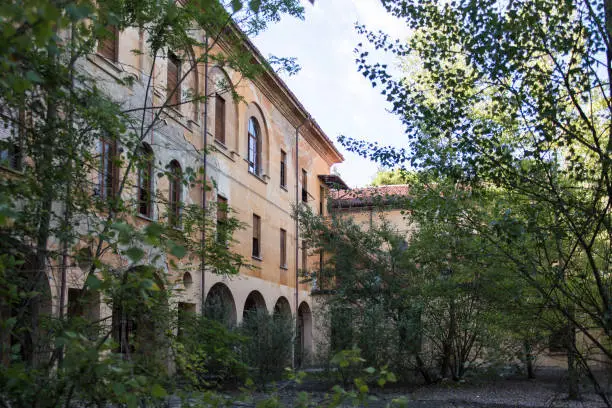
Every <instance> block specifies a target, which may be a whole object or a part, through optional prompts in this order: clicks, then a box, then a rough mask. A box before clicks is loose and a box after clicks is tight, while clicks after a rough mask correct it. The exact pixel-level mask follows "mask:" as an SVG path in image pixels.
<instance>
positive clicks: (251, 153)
mask: <svg viewBox="0 0 612 408" xmlns="http://www.w3.org/2000/svg"><path fill="white" fill-rule="evenodd" d="M251 124H252V125H253V126H251ZM247 137H248V142H247V162H248V164H249V173H251V174H254V175H256V176H261V126H259V122H258V121H257V119H256V118H255V117H254V116H251V117H250V118H249V122H248V125H247Z"/></svg>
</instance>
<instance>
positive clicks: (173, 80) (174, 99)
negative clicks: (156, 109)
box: [167, 52, 181, 108]
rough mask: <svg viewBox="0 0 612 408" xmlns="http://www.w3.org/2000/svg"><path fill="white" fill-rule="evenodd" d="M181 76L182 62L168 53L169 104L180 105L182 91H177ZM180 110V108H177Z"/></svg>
mask: <svg viewBox="0 0 612 408" xmlns="http://www.w3.org/2000/svg"><path fill="white" fill-rule="evenodd" d="M180 75H181V61H180V60H179V59H178V57H177V56H176V55H174V54H173V53H171V52H169V53H168V78H167V89H168V90H167V92H168V104H170V105H178V104H179V103H180V100H181V99H180V96H181V90H180V89H177V87H178V85H179V81H180ZM177 108H178V106H177Z"/></svg>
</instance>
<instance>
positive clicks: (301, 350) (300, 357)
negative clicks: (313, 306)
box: [296, 302, 312, 367]
mask: <svg viewBox="0 0 612 408" xmlns="http://www.w3.org/2000/svg"><path fill="white" fill-rule="evenodd" d="M297 321H298V328H297V329H298V333H297V334H298V336H297V347H296V364H297V366H298V367H300V366H302V365H303V364H304V362H305V361H307V360H308V356H309V354H310V353H312V313H311V312H310V306H308V303H306V302H302V303H300V307H299V308H298V319H297Z"/></svg>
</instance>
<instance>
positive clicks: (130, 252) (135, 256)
mask: <svg viewBox="0 0 612 408" xmlns="http://www.w3.org/2000/svg"><path fill="white" fill-rule="evenodd" d="M124 254H125V255H126V256H127V257H128V258H130V260H131V261H132V262H134V263H136V262H140V260H141V259H142V258H143V257H144V251H143V250H142V249H141V248H138V247H131V248H128V249H127V250H126V251H125V252H124Z"/></svg>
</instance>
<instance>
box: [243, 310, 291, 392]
mask: <svg viewBox="0 0 612 408" xmlns="http://www.w3.org/2000/svg"><path fill="white" fill-rule="evenodd" d="M240 333H241V334H242V335H243V336H244V337H246V338H248V340H247V341H246V342H245V343H243V345H242V359H243V361H244V362H245V363H246V364H248V366H249V368H250V370H251V373H252V375H253V380H254V381H255V383H256V384H257V385H258V386H260V387H262V388H263V387H264V386H265V384H266V383H267V382H269V381H273V380H278V379H280V378H281V377H282V374H283V373H284V369H285V368H286V367H287V366H290V365H291V355H292V346H293V321H292V319H291V316H283V315H270V314H268V313H267V312H266V311H265V310H257V311H255V310H254V311H250V312H248V313H247V314H246V316H245V318H244V320H243V322H242V325H241V327H240Z"/></svg>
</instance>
